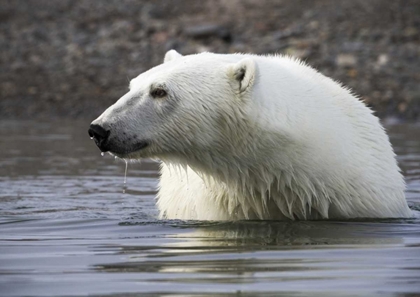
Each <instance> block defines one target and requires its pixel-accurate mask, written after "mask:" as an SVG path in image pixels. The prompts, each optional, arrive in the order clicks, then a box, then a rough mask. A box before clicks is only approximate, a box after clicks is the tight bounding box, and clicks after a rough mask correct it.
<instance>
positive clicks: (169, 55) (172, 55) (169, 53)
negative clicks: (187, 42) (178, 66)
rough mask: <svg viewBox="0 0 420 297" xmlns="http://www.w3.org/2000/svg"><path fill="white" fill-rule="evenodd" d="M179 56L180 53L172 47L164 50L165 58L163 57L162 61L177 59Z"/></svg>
mask: <svg viewBox="0 0 420 297" xmlns="http://www.w3.org/2000/svg"><path fill="white" fill-rule="evenodd" d="M180 57H182V55H181V54H180V53H178V52H177V51H176V50H174V49H172V50H170V51H167V52H166V54H165V58H164V59H163V63H166V62H169V61H172V60H175V59H178V58H180Z"/></svg>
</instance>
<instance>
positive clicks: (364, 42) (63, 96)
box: [0, 0, 420, 120]
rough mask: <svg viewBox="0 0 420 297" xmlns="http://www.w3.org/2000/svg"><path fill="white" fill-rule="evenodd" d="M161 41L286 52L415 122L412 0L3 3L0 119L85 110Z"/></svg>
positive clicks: (379, 107)
mask: <svg viewBox="0 0 420 297" xmlns="http://www.w3.org/2000/svg"><path fill="white" fill-rule="evenodd" d="M171 48H175V49H176V50H178V51H179V52H181V53H183V54H190V53H196V52H201V51H212V52H219V53H233V52H250V53H256V54H286V55H292V56H296V57H299V58H301V59H303V60H305V61H306V62H307V63H308V64H310V65H312V66H314V67H315V68H317V69H319V70H320V71H321V72H322V73H324V74H326V75H327V76H330V77H332V78H334V79H336V80H339V81H341V82H342V83H343V84H345V85H346V86H348V87H350V88H352V90H353V91H354V92H355V93H356V94H358V95H359V96H360V97H361V98H362V99H363V100H365V102H366V103H367V104H368V105H369V106H371V107H372V108H373V109H374V110H375V111H376V113H377V115H378V116H380V117H381V118H387V117H393V118H398V119H404V120H418V119H420V71H419V70H420V58H419V57H420V2H419V1H417V0H399V1H396V0H370V1H363V0H353V1H346V0H316V1H305V0H296V1H286V0H285V1H274V0H273V1H270V0H262V1H259V0H243V1H240V0H219V1H216V0H207V1H195V0H184V1H181V0H172V1H164V0H157V1H134V0H120V1H116V0H114V1H88V0H60V1H48V0H37V1H31V0H30V1H26V0H13V1H4V2H2V7H1V9H0V49H1V55H0V61H1V65H2V66H1V71H0V96H1V97H0V98H1V99H0V117H1V118H2V119H11V118H14V119H33V118H41V119H49V118H86V119H88V118H93V117H95V116H97V115H98V114H100V113H101V112H102V111H103V110H104V108H106V107H107V106H109V105H110V104H111V103H113V102H114V101H116V100H117V99H118V98H119V97H120V96H121V95H123V94H124V93H125V91H126V90H127V85H128V83H127V80H129V79H130V78H133V77H135V76H136V75H138V74H139V73H141V72H143V71H145V70H147V69H148V68H150V67H153V66H154V65H157V64H159V63H161V61H162V59H163V55H164V53H165V52H166V51H167V50H169V49H171Z"/></svg>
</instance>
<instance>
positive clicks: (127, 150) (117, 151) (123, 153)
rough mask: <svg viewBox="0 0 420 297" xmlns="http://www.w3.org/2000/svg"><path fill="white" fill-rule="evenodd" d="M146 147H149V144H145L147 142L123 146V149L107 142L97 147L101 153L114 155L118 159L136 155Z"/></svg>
mask: <svg viewBox="0 0 420 297" xmlns="http://www.w3.org/2000/svg"><path fill="white" fill-rule="evenodd" d="M97 145H98V144H97ZM148 146H149V142H147V141H139V142H137V143H135V144H132V145H130V146H124V147H123V146H120V145H118V144H115V143H112V142H109V141H108V142H107V143H102V144H101V145H98V147H99V149H100V150H101V151H102V152H103V153H110V154H112V155H115V156H117V157H119V158H125V157H127V156H128V155H131V154H133V153H137V152H139V151H141V150H143V149H144V148H146V147H148Z"/></svg>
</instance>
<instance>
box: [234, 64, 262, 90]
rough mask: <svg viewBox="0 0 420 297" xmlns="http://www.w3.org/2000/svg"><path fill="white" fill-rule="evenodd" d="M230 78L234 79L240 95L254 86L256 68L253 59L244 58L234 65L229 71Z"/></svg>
mask: <svg viewBox="0 0 420 297" xmlns="http://www.w3.org/2000/svg"><path fill="white" fill-rule="evenodd" d="M229 72H230V73H229V74H230V76H231V77H232V78H233V79H234V82H235V86H236V89H237V91H238V93H239V94H240V93H243V92H245V91H246V90H248V89H249V88H250V87H251V86H252V85H253V84H254V78H255V72H256V66H255V61H254V60H253V59H252V58H244V59H242V60H240V61H239V62H237V63H235V64H233V65H232V66H231V67H230V69H229Z"/></svg>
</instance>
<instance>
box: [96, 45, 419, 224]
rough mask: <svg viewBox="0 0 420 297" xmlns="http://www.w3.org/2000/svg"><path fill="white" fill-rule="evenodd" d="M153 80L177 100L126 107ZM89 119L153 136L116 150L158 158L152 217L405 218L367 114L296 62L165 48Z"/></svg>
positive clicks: (384, 141)
mask: <svg viewBox="0 0 420 297" xmlns="http://www.w3.org/2000/svg"><path fill="white" fill-rule="evenodd" d="M156 82H159V83H165V84H166V85H167V86H168V88H169V89H170V92H173V93H174V94H176V95H174V97H176V98H177V99H176V100H175V99H173V98H172V97H170V96H168V98H167V100H168V101H165V99H159V100H160V101H159V100H157V99H150V98H149V97H147V96H145V95H142V96H140V97H141V98H142V99H139V102H140V101H141V103H135V104H134V103H133V102H132V100H134V99H133V98H134V97H135V94H139V93H141V94H144V92H146V91H144V90H147V88H149V87H150V86H151V85H153V84H155V83H156ZM171 98H172V99H171ZM147 100H151V101H150V102H149V101H147ZM171 100H172V101H171ZM129 102H131V105H130V106H132V105H133V104H134V106H135V107H137V108H138V111H137V109H135V108H131V109H130V110H128V109H124V106H125V105H129ZM151 102H152V103H151ZM136 104H138V106H137V105H136ZM168 106H169V107H170V108H169V107H168ZM142 108H143V109H142ZM150 109H153V111H150ZM121 110H122V111H121ZM140 110H142V111H140ZM166 110H168V111H166ZM169 110H170V111H169ZM159 111H161V114H162V115H160V113H159ZM154 114H156V115H155V116H152V115H154ZM145 115H146V116H145ZM151 121H152V122H153V124H151V123H150V122H151ZM95 122H96V123H100V124H105V123H108V122H113V123H114V125H113V127H117V128H115V129H119V130H121V131H122V130H124V131H127V132H131V133H137V135H139V137H143V138H145V139H150V140H151V141H152V144H151V145H150V147H148V148H146V149H144V150H142V151H139V152H133V153H130V154H128V155H127V156H123V157H127V158H134V159H136V158H144V157H155V158H159V159H160V160H162V163H161V178H160V187H159V193H158V200H157V204H158V207H159V210H160V214H161V217H162V218H169V219H198V220H240V219H276V220H282V219H292V220H294V219H302V220H305V219H349V218H395V217H410V216H412V213H411V211H410V209H409V208H408V206H407V203H406V200H405V197H404V188H405V184H404V180H403V177H402V175H401V174H400V171H399V168H398V166H397V163H396V160H395V155H394V152H393V150H392V148H391V145H390V143H389V140H388V137H387V135H386V133H385V132H384V129H383V128H382V126H381V125H380V123H379V121H378V119H377V118H376V117H375V116H373V115H372V112H371V110H370V109H368V108H367V107H366V106H365V105H364V104H363V103H362V102H361V101H360V100H358V99H357V98H356V97H355V96H354V95H352V94H351V93H350V91H349V90H348V89H346V88H344V87H342V86H341V85H339V84H338V83H336V82H334V81H333V80H331V79H329V78H327V77H325V76H323V75H322V74H320V73H318V72H317V71H315V70H314V69H313V68H310V67H309V66H307V65H305V64H303V63H302V62H300V61H298V60H296V59H292V58H288V57H279V56H270V57H263V56H254V55H241V54H234V55H218V54H212V53H202V54H197V55H191V56H181V55H179V54H178V53H176V52H175V51H170V52H169V53H167V55H166V56H165V63H164V64H163V65H159V66H158V67H156V68H153V69H151V70H149V71H148V72H146V73H144V74H142V75H140V76H139V77H138V78H135V79H134V80H133V81H132V83H131V90H130V92H129V93H128V94H126V95H125V96H124V97H123V98H122V99H120V101H119V102H117V103H116V104H115V106H111V107H110V108H109V109H108V110H107V111H106V112H105V113H104V114H103V115H102V116H101V117H100V118H99V119H97V120H96V121H95ZM142 127H143V128H142Z"/></svg>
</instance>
